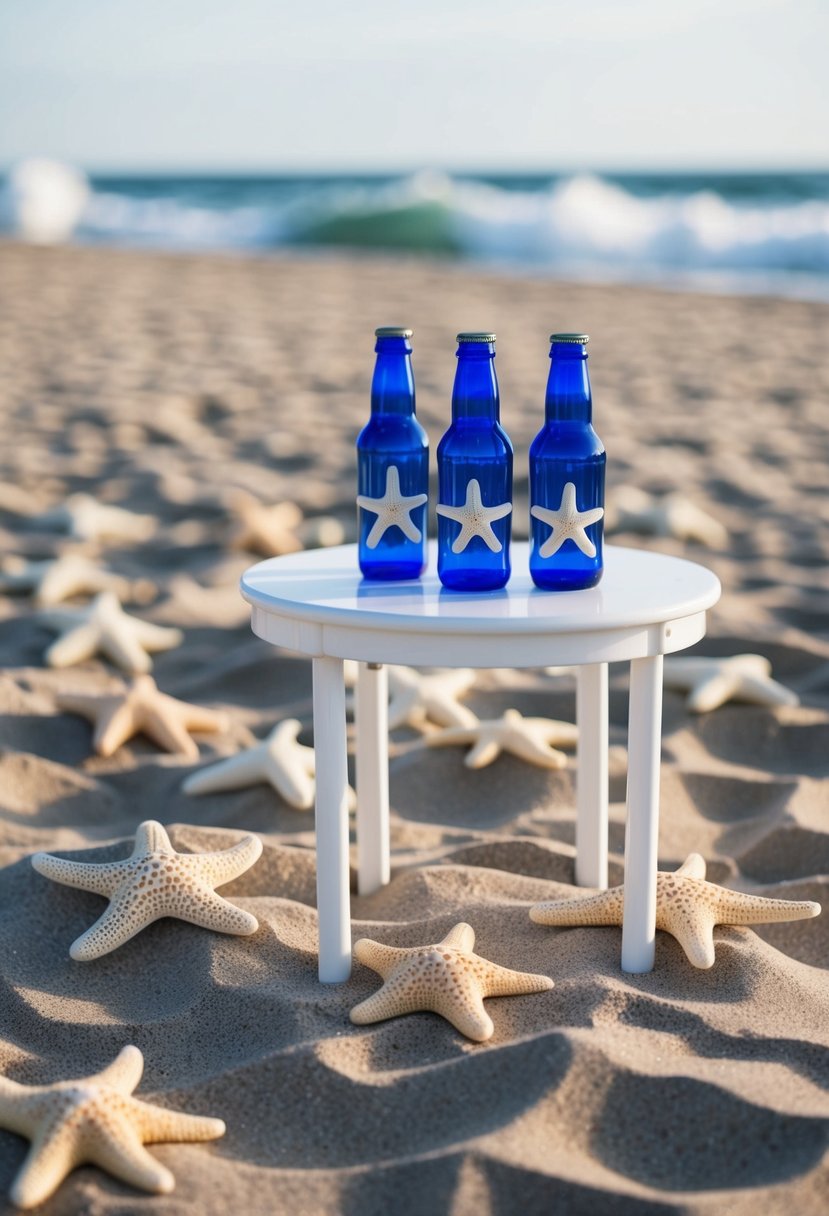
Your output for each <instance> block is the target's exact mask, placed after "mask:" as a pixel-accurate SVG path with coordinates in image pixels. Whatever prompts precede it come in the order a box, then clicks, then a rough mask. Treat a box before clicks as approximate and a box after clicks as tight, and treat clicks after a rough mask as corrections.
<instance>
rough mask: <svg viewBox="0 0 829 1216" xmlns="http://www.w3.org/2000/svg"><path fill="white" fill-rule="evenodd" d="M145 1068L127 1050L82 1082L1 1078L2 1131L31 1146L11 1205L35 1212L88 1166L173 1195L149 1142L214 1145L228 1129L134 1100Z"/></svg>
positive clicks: (166, 1173)
mask: <svg viewBox="0 0 829 1216" xmlns="http://www.w3.org/2000/svg"><path fill="white" fill-rule="evenodd" d="M143 1071H144V1057H143V1056H142V1054H141V1052H140V1051H139V1050H138V1048H137V1047H132V1046H130V1047H125V1048H123V1050H122V1051H121V1052H120V1054H119V1055H118V1056H117V1057H116V1059H115V1060H113V1062H112V1063H111V1064H110V1065H108V1067H107V1068H105V1069H104V1070H103V1072H99V1073H95V1074H94V1075H93V1076H91V1077H83V1078H82V1079H80V1080H77V1081H56V1082H53V1084H51V1085H20V1084H19V1083H18V1082H17V1081H11V1080H10V1079H9V1078H8V1077H0V1126H2V1127H6V1128H8V1129H9V1130H10V1131H13V1132H17V1134H18V1135H20V1136H25V1137H26V1138H27V1139H28V1140H31V1142H32V1146H31V1148H30V1150H29V1154H28V1156H27V1157H26V1160H25V1161H24V1162H23V1165H22V1167H21V1169H20V1172H19V1173H18V1175H17V1177H16V1178H15V1180H14V1183H13V1185H12V1188H11V1190H10V1192H9V1198H10V1199H11V1201H12V1203H13V1204H15V1205H16V1206H17V1207H19V1208H35V1207H38V1206H39V1205H40V1204H41V1203H44V1202H45V1201H46V1200H47V1199H48V1198H49V1196H50V1195H53V1194H54V1193H55V1191H56V1190H57V1189H58V1187H59V1186H60V1184H61V1183H62V1182H63V1181H64V1179H65V1178H66V1177H67V1176H68V1175H69V1174H71V1173H72V1171H73V1170H74V1169H76V1168H77V1166H79V1165H85V1164H90V1165H97V1166H99V1167H100V1168H101V1169H103V1170H106V1171H107V1173H109V1174H112V1175H113V1177H115V1178H119V1179H120V1180H121V1181H122V1182H126V1183H128V1184H129V1185H130V1186H134V1187H138V1188H140V1189H141V1190H142V1191H151V1192H153V1193H154V1194H157V1195H168V1194H169V1193H170V1191H172V1190H173V1188H174V1187H175V1185H176V1183H175V1178H174V1177H173V1175H172V1174H171V1173H170V1171H169V1170H168V1169H166V1168H165V1167H164V1166H163V1165H162V1164H161V1162H160V1161H157V1160H156V1158H155V1157H152V1156H151V1155H150V1154H149V1153H148V1152H147V1151H146V1150H145V1148H144V1145H145V1144H160V1143H161V1142H162V1141H179V1142H181V1141H191V1142H196V1141H200V1140H216V1139H217V1138H218V1137H219V1136H223V1135H224V1134H225V1125H224V1123H223V1122H222V1120H221V1119H205V1118H203V1117H201V1116H199V1115H187V1114H185V1113H184V1112H183V1111H177V1110H168V1109H167V1108H166V1107H164V1106H156V1105H155V1104H154V1103H152V1102H144V1101H142V1100H141V1099H140V1098H134V1097H133V1096H132V1093H133V1090H134V1089H135V1088H136V1087H137V1085H138V1083H139V1081H140V1080H141V1074H142V1073H143Z"/></svg>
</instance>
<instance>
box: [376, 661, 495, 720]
mask: <svg viewBox="0 0 829 1216" xmlns="http://www.w3.org/2000/svg"><path fill="white" fill-rule="evenodd" d="M474 683H475V672H474V671H472V670H471V669H470V668H468V667H453V668H450V669H448V670H447V671H436V672H433V673H432V674H430V675H424V674H423V673H422V672H420V671H417V670H415V668H414V667H390V668H389V691H390V693H391V701H390V703H389V730H394V728H395V727H396V726H404V725H405V726H414V727H417V728H418V729H422V727H423V725H424V724H425V723H426V721H427V720H430V721H432V722H436V723H437V724H438V726H473V725H474V724H475V723H476V722H477V721H478V719H477V718H476V717H475V715H474V714H473V712H472V710H471V709H467V707H466V706H465V705H460V704H459V703H458V700H457V698H458V697H460V696H462V695H463V694H464V693H465V692H468V691H469V689H470V688H471V687H472V685H473V684H474Z"/></svg>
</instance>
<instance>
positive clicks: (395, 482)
mask: <svg viewBox="0 0 829 1216" xmlns="http://www.w3.org/2000/svg"><path fill="white" fill-rule="evenodd" d="M428 497H429V496H428V494H409V495H406V494H401V493H400V473H399V472H398V469H397V465H396V464H390V465H389V467H388V468H387V469H386V492H385V494H384V495H383V497H382V498H369V497H368V496H367V495H366V494H358V495H357V506H358V507H362V508H363V510H364V511H372V512H373V513H374V514H375V515H376V516H377V518H376V519H375V521H374V524H373V526H372V529H371V531H370V532H369V534H368V537H367V538H366V545H367V546H368V548H369V549H376V548H377V546H378V544H379V543H380V539H381V537H383V536H384V535H385V533H386V531H387V530H388V529H389V528H394V527H398V528H399V529H400V531H401V532H402V533H403V535H404V536H406V537H408V539H409V540H420V528H418V526H417V524H416V523H415V522H414V520H413V519H412V517H411V515H410V512H411V511H414V509H415V507H422V506H423V504H424V503H425V502H426V500H427V498H428Z"/></svg>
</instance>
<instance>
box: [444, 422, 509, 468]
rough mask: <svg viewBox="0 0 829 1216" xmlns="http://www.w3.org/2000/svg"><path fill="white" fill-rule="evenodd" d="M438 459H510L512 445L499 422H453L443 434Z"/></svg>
mask: <svg viewBox="0 0 829 1216" xmlns="http://www.w3.org/2000/svg"><path fill="white" fill-rule="evenodd" d="M437 454H438V458H439V459H440V458H442V457H451V456H480V457H490V458H492V457H498V456H509V457H512V443H511V442H510V438H509V435H508V434H507V433H506V431H505V430H504V428H503V427H502V426H501V424H500V422H495V421H491V420H486V421H479V420H477V419H476V420H475V421H474V422H472V421H470V420H469V419H464V420H463V421H461V422H453V423H452V424H451V425H450V426H449V429H448V430H447V431H445V432H444V434H443V436H442V438H441V440H440V443H439V444H438V449H437Z"/></svg>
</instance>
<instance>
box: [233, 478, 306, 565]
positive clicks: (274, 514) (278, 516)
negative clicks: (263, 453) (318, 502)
mask: <svg viewBox="0 0 829 1216" xmlns="http://www.w3.org/2000/svg"><path fill="white" fill-rule="evenodd" d="M229 506H230V509H231V510H232V511H233V513H234V515H235V516H236V523H235V525H234V527H233V528H232V530H231V534H230V544H231V545H232V546H233V547H234V548H235V549H247V550H248V551H249V552H251V553H261V554H262V556H263V557H278V556H279V555H280V554H282V553H297V552H299V550H300V549H301V548H302V541H301V540H300V539H299V537H298V536H297V535H296V533H295V531H294V529H295V528H297V527H298V526H299V525H300V524H301V523H302V511H301V510H300V508H299V507H298V506H297V505H296V503H293V502H278V503H275V504H273V505H267V504H266V503H262V502H259V500H258V499H257V498H254V497H253V495H252V494H249V493H248V492H247V490H234V491H233V493H232V495H231V496H230V499H229Z"/></svg>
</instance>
